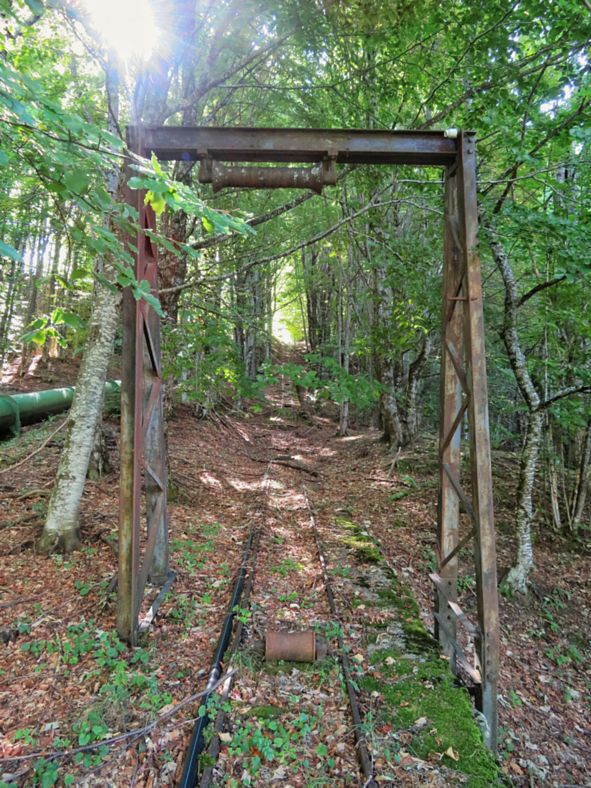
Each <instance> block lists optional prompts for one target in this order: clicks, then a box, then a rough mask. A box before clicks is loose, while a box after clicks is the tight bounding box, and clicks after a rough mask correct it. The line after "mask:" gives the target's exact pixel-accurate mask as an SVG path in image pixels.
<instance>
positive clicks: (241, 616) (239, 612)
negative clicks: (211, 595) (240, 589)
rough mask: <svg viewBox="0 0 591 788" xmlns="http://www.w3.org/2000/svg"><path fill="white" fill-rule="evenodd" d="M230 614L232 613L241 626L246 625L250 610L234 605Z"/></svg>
mask: <svg viewBox="0 0 591 788" xmlns="http://www.w3.org/2000/svg"><path fill="white" fill-rule="evenodd" d="M232 612H233V613H234V615H235V617H236V618H237V619H238V621H240V623H241V624H247V623H248V621H249V619H250V615H251V614H250V610H249V609H248V608H247V607H240V605H234V607H233V608H232Z"/></svg>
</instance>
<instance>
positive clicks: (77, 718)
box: [0, 388, 589, 786]
mask: <svg viewBox="0 0 591 788" xmlns="http://www.w3.org/2000/svg"><path fill="white" fill-rule="evenodd" d="M54 428H55V424H53V425H52V424H48V425H45V426H42V427H40V428H37V429H36V430H35V431H34V432H33V431H30V432H29V433H28V437H27V438H26V439H25V441H24V442H23V441H21V442H19V443H13V444H7V451H8V461H9V462H11V461H14V460H17V459H19V458H20V456H24V454H26V453H27V451H28V450H30V449H31V448H32V447H34V445H36V443H37V444H38V443H40V442H41V440H42V439H43V437H44V436H45V435H46V434H49V432H50V431H51V430H52V429H54ZM111 433H112V439H111V448H112V454H113V461H114V463H115V467H116V464H117V457H116V442H115V437H116V427H115V423H114V424H113V425H112V427H111ZM377 438H378V435H377V433H375V432H372V431H367V430H366V431H362V432H359V433H352V434H351V435H350V436H349V437H348V438H336V437H335V424H334V421H332V420H331V419H330V418H328V417H326V416H322V415H320V414H317V413H313V412H310V413H306V414H302V413H301V412H300V410H299V407H296V403H294V401H293V399H292V397H291V396H290V393H289V391H288V390H287V389H285V388H284V389H283V390H281V389H278V390H277V391H276V392H275V393H274V395H273V393H272V396H271V401H270V404H269V407H268V408H267V409H265V411H264V412H262V413H260V414H257V415H255V416H249V417H236V416H231V417H230V416H221V417H220V418H216V417H214V418H213V420H209V421H197V420H195V419H194V418H193V417H192V416H191V415H190V413H189V412H188V411H187V410H185V409H182V408H181V409H179V412H178V414H177V416H176V418H175V419H173V420H172V421H171V423H170V425H169V446H170V470H171V511H170V521H171V552H172V565H173V568H174V569H175V570H176V572H177V580H176V582H175V585H174V587H173V590H172V592H171V594H170V597H169V599H168V600H167V601H166V603H165V605H164V606H163V608H162V611H161V614H160V616H159V618H158V619H157V621H156V624H155V626H154V627H153V628H152V629H151V630H150V632H149V633H148V635H147V637H146V639H145V641H144V642H143V643H142V644H141V646H140V647H139V648H137V649H135V650H133V651H130V650H127V649H125V648H124V647H122V646H121V645H120V644H118V642H117V640H116V638H115V637H114V636H113V635H112V632H113V628H114V607H113V598H112V596H110V595H109V581H110V579H111V578H112V576H113V572H114V568H115V555H114V549H113V542H114V539H116V528H117V492H118V491H117V474H116V472H114V473H113V474H112V475H111V476H109V477H107V478H105V479H103V480H102V481H101V482H100V483H99V484H90V483H89V484H88V485H87V491H86V493H85V500H84V507H83V518H82V527H83V539H84V545H85V546H84V548H83V550H82V551H80V552H79V553H76V554H75V555H74V556H72V557H69V558H68V559H64V558H62V557H59V556H56V557H54V558H49V559H47V558H41V557H39V556H36V555H35V554H34V541H35V538H36V537H37V536H38V532H39V525H40V523H41V522H42V517H43V508H44V505H45V502H46V494H45V492H46V491H47V489H48V486H49V485H50V483H51V480H52V475H53V471H54V468H55V463H56V460H57V457H58V453H59V448H60V446H59V436H58V438H56V440H55V441H53V442H51V443H50V444H49V445H48V447H47V448H46V449H45V450H44V451H43V453H42V454H41V455H39V456H37V457H35V458H34V459H33V460H32V461H31V462H30V463H28V464H26V465H24V466H22V467H19V468H18V470H17V471H16V472H15V473H14V474H13V475H12V476H11V477H10V478H6V477H4V479H2V478H1V477H0V480H1V482H2V485H3V492H4V498H3V509H2V514H1V515H0V517H1V519H2V528H1V530H0V553H1V554H2V555H3V560H2V569H1V575H0V586H1V588H2V600H1V601H0V630H2V631H3V632H5V633H7V635H6V637H7V639H8V642H7V643H6V644H5V645H4V646H3V650H2V664H1V668H2V674H1V675H0V703H1V708H2V711H1V712H0V755H1V756H2V757H3V758H4V760H3V761H2V762H1V764H0V766H1V771H2V772H4V773H5V774H6V775H11V774H12V775H15V776H17V782H18V783H19V784H23V785H24V784H29V785H33V784H43V785H52V784H55V783H56V782H57V781H63V780H65V779H66V778H68V779H70V778H71V779H72V780H73V781H74V782H75V783H76V784H81V785H83V784H84V785H93V784H96V785H101V786H104V785H113V786H121V785H126V786H127V785H136V786H156V785H172V784H174V783H175V782H176V781H178V779H179V777H180V774H181V770H182V767H183V761H184V755H185V750H186V747H187V743H188V740H189V737H190V732H191V729H192V726H193V723H194V720H195V718H196V717H197V715H198V713H199V711H198V710H199V700H194V701H193V702H192V703H189V704H186V705H185V701H186V700H187V698H190V697H191V696H192V695H193V694H194V693H195V692H197V691H199V690H200V689H201V688H202V687H203V684H204V681H205V678H204V677H205V675H206V673H207V670H208V668H209V665H210V661H211V657H212V653H213V649H214V647H215V644H216V641H217V638H218V636H219V631H220V626H221V622H222V620H223V617H224V614H225V611H226V608H227V605H228V601H229V596H230V593H231V588H232V585H233V579H234V577H235V573H236V570H237V567H238V565H239V563H240V559H241V555H242V548H243V544H244V540H245V539H246V535H247V533H248V531H249V528H250V527H251V526H252V525H253V523H260V525H261V544H260V549H259V557H258V561H257V567H256V573H255V578H254V587H253V591H252V597H251V606H250V609H249V610H244V611H241V614H242V617H243V618H244V631H245V639H244V642H243V646H242V649H241V651H240V653H239V654H238V655H237V657H236V660H235V667H236V669H237V675H236V681H235V684H234V689H233V691H232V695H231V697H230V706H229V719H228V724H227V727H226V729H225V731H224V735H223V738H222V741H221V745H222V746H221V752H220V758H219V761H218V762H217V764H216V768H215V770H214V778H215V781H216V782H217V783H218V784H224V785H230V786H231V785H240V784H248V781H249V780H250V783H249V784H252V785H260V786H263V785H270V784H277V785H286V786H287V785H293V786H296V785H297V786H299V785H318V786H320V785H357V784H360V776H359V768H358V763H357V758H356V754H355V748H354V737H353V731H352V721H351V716H350V709H349V706H348V702H347V698H346V693H345V691H344V688H343V685H342V668H341V666H340V662H339V659H338V656H339V655H338V639H339V638H338V635H340V636H341V637H342V639H343V640H344V643H345V645H346V648H347V653H348V655H349V659H350V662H351V664H352V665H353V668H354V671H355V676H354V678H355V682H356V685H357V687H358V692H359V699H360V703H361V707H362V712H363V715H364V734H365V736H366V739H367V742H368V746H369V749H370V752H371V754H372V758H373V764H374V768H375V776H376V779H377V781H378V783H379V784H381V785H391V784H400V785H450V784H461V783H463V782H466V781H469V784H471V785H483V786H484V785H491V784H495V783H496V782H498V776H497V772H496V767H495V766H494V764H493V763H492V761H491V759H490V758H489V757H488V755H487V753H486V751H485V750H484V748H483V746H482V743H481V741H480V737H479V732H478V729H477V726H476V724H475V722H474V719H473V716H472V711H471V705H470V701H469V698H468V696H467V693H466V692H465V691H464V690H461V689H458V688H457V687H455V686H454V684H453V681H452V680H451V677H450V675H449V673H448V671H447V666H446V664H445V662H444V661H443V660H441V659H440V658H439V654H438V651H437V649H436V646H435V644H434V643H433V641H432V640H431V639H430V637H429V636H428V635H427V633H426V631H425V629H424V626H423V624H422V622H425V623H427V624H429V625H430V606H431V599H430V594H431V590H430V588H429V585H428V581H427V573H428V571H429V568H430V562H431V561H432V552H431V551H432V546H433V543H434V518H435V502H436V476H435V473H434V470H435V469H434V465H433V460H434V456H435V454H434V452H431V454H433V457H431V455H430V454H427V453H425V452H423V451H422V450H421V448H420V447H419V450H417V452H415V454H414V455H413V456H412V457H410V458H406V459H405V458H403V460H402V462H401V463H399V464H398V466H397V468H396V469H395V470H394V471H392V472H391V469H390V468H389V467H387V456H386V454H385V449H384V447H383V446H382V445H381V444H379V443H378V441H377ZM269 461H271V463H270V464H269ZM405 463H406V464H405ZM265 480H266V481H265ZM312 519H313V521H314V523H315V525H316V528H317V533H318V536H319V539H320V542H321V545H322V549H323V551H324V553H325V556H326V561H327V565H328V573H329V577H330V583H331V586H332V587H333V590H334V593H335V598H336V604H337V610H338V616H337V618H336V619H335V617H334V616H333V615H332V614H331V613H330V611H329V608H328V604H327V599H326V591H325V588H324V583H323V578H322V572H321V567H320V564H319V561H318V554H317V550H316V546H315V539H314V534H313V531H312V526H311V522H312ZM501 522H502V514H501ZM378 545H379V546H378ZM382 549H383V553H382ZM506 549H507V546H506V544H505V541H504V537H503V535H502V537H501V554H503V552H504V551H505V550H506ZM584 561H585V559H578V562H577V563H571V565H570V567H569V572H568V573H566V572H565V573H564V575H563V577H562V586H564V588H565V592H564V594H558V593H557V592H553V594H550V596H548V595H546V596H548V599H549V600H550V603H548V601H546V602H545V603H543V610H545V615H546V618H545V619H542V618H541V615H542V614H541V613H540V610H539V609H535V608H534V609H531V610H525V611H524V610H520V609H519V607H518V605H517V604H516V603H515V602H514V601H513V600H503V605H502V615H503V622H504V638H505V644H506V646H505V647H506V649H507V651H508V652H509V653H507V654H506V658H505V660H504V663H503V665H504V672H503V683H502V687H501V692H502V699H501V700H502V705H501V723H502V725H503V726H504V728H503V741H502V748H503V749H502V755H503V759H504V762H505V766H506V768H507V770H508V774H509V775H511V778H512V780H513V781H514V782H515V783H518V784H528V783H529V781H530V779H534V783H536V784H537V782H540V781H541V782H542V783H547V784H550V785H560V784H565V783H569V784H584V780H585V776H584V774H585V772H584V767H585V762H586V759H588V755H589V753H588V747H587V743H586V732H588V729H589V722H588V718H587V719H586V718H585V712H584V693H585V691H586V690H585V681H587V680H588V674H587V678H585V667H584V666H581V663H579V662H578V660H577V658H576V653H575V652H576V649H575V651H573V652H572V654H571V656H570V661H568V662H566V663H564V662H562V664H556V662H554V663H553V662H552V658H551V657H547V656H545V653H544V652H545V650H546V651H547V650H549V649H556V650H555V651H552V652H551V653H552V654H554V657H557V656H560V654H561V653H563V652H561V651H559V650H557V649H558V648H559V646H560V645H561V643H563V641H564V636H565V632H567V633H568V631H569V630H568V627H565V623H566V622H568V621H569V620H571V621H572V624H573V626H574V622H575V621H576V614H575V613H574V611H573V610H572V605H569V604H568V602H569V600H570V599H571V597H570V596H568V594H571V595H572V594H573V592H572V590H571V589H572V588H574V587H575V585H576V584H577V583H579V580H580V578H581V577H582V573H584V571H585V569H584V566H585V565H584ZM468 581H469V578H467V579H466V581H465V582H464V584H463V585H464V588H465V592H466V593H467V595H468V601H469V599H470V584H469V582H468ZM562 586H561V587H562ZM577 588H578V589H579V596H577V597H574V596H573V601H577V603H579V604H580V607H579V611H580V614H581V615H584V614H585V613H584V611H585V610H587V607H586V606H585V605H587V602H586V601H585V600H586V597H585V592H584V590H583V588H582V587H581V586H580V585H579V586H577ZM415 599H416V600H418V604H417V602H416V601H415ZM552 600H554V602H552ZM556 600H558V602H561V603H563V608H560V607H559V606H558V604H557V602H556ZM567 614H568V616H569V617H570V618H567ZM549 616H553V618H552V620H550V619H549ZM540 621H541V627H542V628H543V632H542V635H540V636H538V641H537V642H536V641H535V639H534V638H531V637H530V638H528V639H524V638H522V637H520V634H519V633H524V632H527V631H528V627H531V626H533V625H534V624H537V626H538V631H539V628H540ZM553 622H559V625H560V632H559V633H555V632H554V631H553V629H552V624H553ZM270 626H274V627H275V626H276V627H288V628H297V629H302V628H306V627H313V628H315V629H316V630H317V631H318V632H319V633H320V634H322V635H323V636H324V637H325V638H326V640H327V643H328V656H327V658H326V659H325V660H323V661H322V662H318V663H315V664H313V665H301V664H300V665H293V664H285V665H278V666H265V665H264V664H263V661H262V658H261V647H260V643H261V641H262V640H263V638H264V633H265V632H266V630H267V629H268V628H269V627H270ZM513 626H514V627H515V630H512V629H510V627H513ZM554 636H555V640H552V638H553V637H554ZM559 636H560V639H559ZM542 637H543V638H545V640H544V641H543V642H542V641H541V638H542ZM566 649H567V646H566V645H565V646H564V653H565V654H568V653H569V652H568V651H567V650H566ZM577 653H578V652H577ZM520 660H521V661H523V662H525V663H526V664H528V665H536V668H535V669H536V670H537V671H538V673H537V674H536V676H539V677H540V678H536V679H535V678H534V676H533V675H532V673H531V671H525V672H524V673H522V679H521V681H520V680H519V673H518V670H519V662H520ZM511 666H514V667H513V668H511ZM515 666H517V667H515ZM542 677H544V678H543V681H542ZM539 689H543V691H544V693H545V694H544V696H543V698H542V697H539V696H538V694H537V693H538V690H539ZM567 689H568V690H569V692H570V695H568V696H567V695H566V690H567ZM544 704H545V707H547V710H546V711H540V709H541V708H542V707H543V706H544ZM529 717H531V719H530V720H528V718H529ZM563 719H564V720H568V725H569V730H568V734H564V737H563V738H561V737H562V734H561V733H559V732H558V731H557V726H559V725H560V723H561V720H563ZM153 723H156V724H155V725H153ZM146 725H148V726H150V725H152V727H150V728H149V730H146V731H145V732H144V733H143V734H142V735H141V736H132V737H129V738H124V739H122V740H121V741H120V742H118V743H116V744H112V745H110V746H109V747H108V748H107V747H104V748H103V749H100V746H101V742H103V741H104V740H107V739H110V738H112V737H114V736H117V735H119V734H125V733H126V732H130V731H134V730H138V729H142V728H143V727H144V726H146ZM567 736H568V738H566V737H567ZM507 741H508V742H510V743H512V748H511V747H509V746H507V744H506V742H507ZM88 744H96V746H97V749H94V750H92V751H83V752H79V753H77V754H72V751H73V750H75V749H76V748H80V747H85V746H87V745H88ZM61 752H67V753H70V755H69V756H68V757H56V753H61ZM32 753H38V754H37V755H36V756H35V757H28V756H29V755H30V754H32ZM14 757H19V758H21V759H22V760H16V761H15V760H10V758H14ZM535 769H538V770H540V771H539V772H535V771H534V770H535ZM536 774H537V775H538V776H537V777H536ZM540 775H543V777H541V776H540ZM6 779H7V777H6V776H5V777H4V780H6ZM536 781H537V782H536ZM66 784H71V782H66Z"/></svg>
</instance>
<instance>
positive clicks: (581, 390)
mask: <svg viewBox="0 0 591 788" xmlns="http://www.w3.org/2000/svg"><path fill="white" fill-rule="evenodd" d="M590 392H591V386H589V385H581V386H568V388H565V389H562V391H559V392H558V394H553V395H552V396H551V397H548V399H546V400H544V402H541V403H540V405H539V410H546V408H549V407H550V405H553V404H554V403H555V402H558V400H560V399H564V398H565V397H571V396H572V395H573V394H589V393H590Z"/></svg>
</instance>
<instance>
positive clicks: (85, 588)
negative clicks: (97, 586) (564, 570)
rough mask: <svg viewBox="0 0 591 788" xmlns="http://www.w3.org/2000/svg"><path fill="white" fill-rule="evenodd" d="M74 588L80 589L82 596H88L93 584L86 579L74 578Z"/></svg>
mask: <svg viewBox="0 0 591 788" xmlns="http://www.w3.org/2000/svg"><path fill="white" fill-rule="evenodd" d="M74 588H75V589H76V591H78V593H79V594H80V596H88V594H90V591H91V589H92V585H91V584H90V583H88V582H85V581H84V580H74Z"/></svg>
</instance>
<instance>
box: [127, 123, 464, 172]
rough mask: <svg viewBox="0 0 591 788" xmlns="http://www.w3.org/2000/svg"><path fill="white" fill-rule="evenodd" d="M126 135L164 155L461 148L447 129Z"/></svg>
mask: <svg viewBox="0 0 591 788" xmlns="http://www.w3.org/2000/svg"><path fill="white" fill-rule="evenodd" d="M128 135H129V136H128V140H129V143H130V147H131V148H132V149H133V150H139V151H143V152H144V153H145V154H147V155H149V154H150V153H151V152H153V153H155V154H156V156H157V157H158V158H159V159H160V160H162V161H177V160H180V161H200V160H201V159H204V158H208V157H209V158H212V159H216V160H218V161H241V162H242V161H243V162H249V161H256V162H318V161H323V160H324V159H327V158H332V159H335V160H336V161H337V162H338V163H339V164H413V165H415V164H418V165H445V164H451V163H453V162H454V161H455V159H456V153H457V143H456V140H455V139H452V138H451V137H448V136H446V133H445V132H443V131H376V130H370V131H363V130H357V129H259V128H226V127H224V128H216V127H207V126H197V127H194V128H185V127H180V126H144V127H140V126H130V127H129V129H128ZM451 136H453V135H451Z"/></svg>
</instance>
